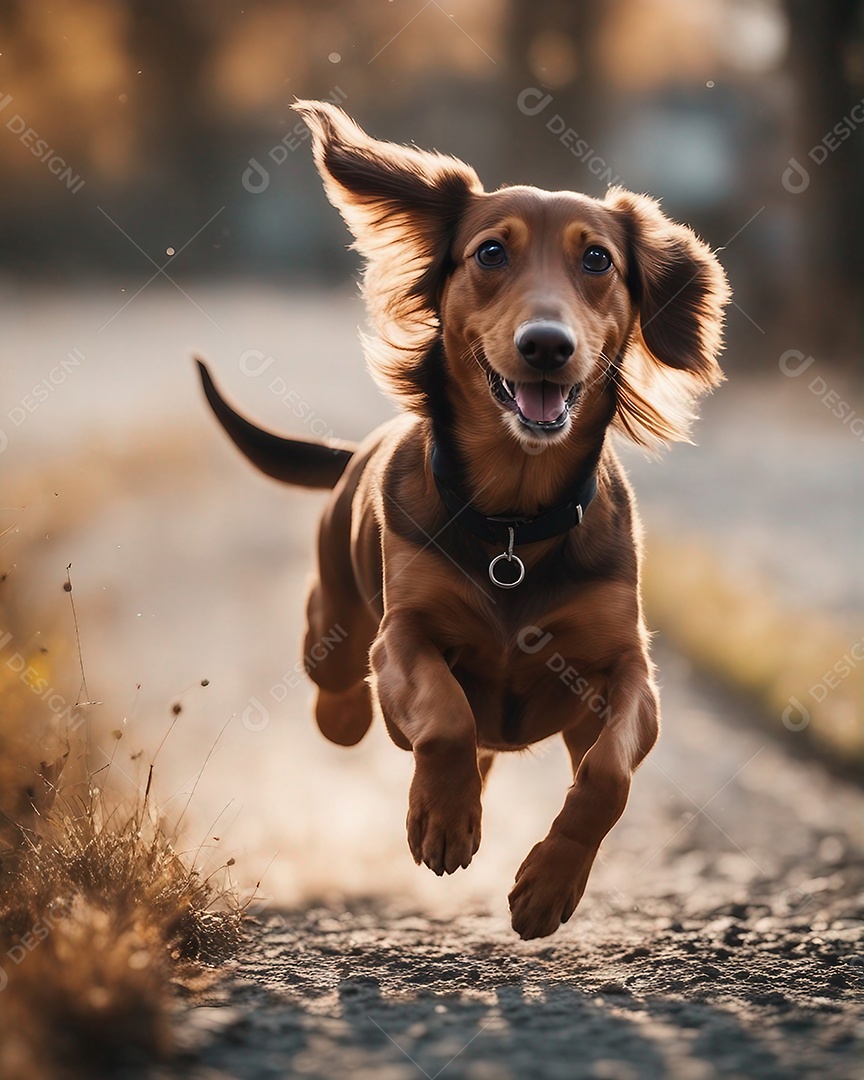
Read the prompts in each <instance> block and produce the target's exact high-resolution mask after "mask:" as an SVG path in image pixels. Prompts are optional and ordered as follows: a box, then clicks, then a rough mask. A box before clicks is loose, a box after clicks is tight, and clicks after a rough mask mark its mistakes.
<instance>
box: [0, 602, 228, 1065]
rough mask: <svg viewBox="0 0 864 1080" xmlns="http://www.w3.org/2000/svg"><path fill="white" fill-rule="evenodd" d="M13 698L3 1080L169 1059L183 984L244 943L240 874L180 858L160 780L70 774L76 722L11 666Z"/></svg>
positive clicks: (9, 697)
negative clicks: (115, 786)
mask: <svg viewBox="0 0 864 1080" xmlns="http://www.w3.org/2000/svg"><path fill="white" fill-rule="evenodd" d="M0 618H2V619H3V622H2V624H0V625H2V626H8V625H9V619H11V618H12V616H10V615H9V614H8V612H6V613H4V611H3V607H2V603H0ZM28 659H32V660H33V662H34V663H36V662H38V660H39V658H38V657H33V658H28ZM43 662H44V660H43ZM0 700H2V702H3V711H2V713H0V1076H2V1077H3V1078H4V1080H25V1078H26V1080H33V1078H34V1077H38V1078H40V1080H47V1078H67V1077H88V1078H91V1077H94V1076H98V1075H103V1074H104V1072H105V1071H106V1070H110V1069H113V1068H115V1067H118V1066H132V1067H134V1066H135V1065H138V1064H143V1063H145V1062H146V1061H148V1060H152V1059H153V1058H154V1057H160V1056H165V1055H166V1054H168V1053H169V1052H170V1050H171V1046H172V1040H171V1029H170V1025H169V1016H170V1012H171V1008H172V982H174V981H176V980H177V979H178V977H179V978H183V977H184V976H187V975H188V976H189V977H190V978H191V977H194V975H195V973H196V971H200V967H198V968H196V967H195V965H196V964H197V965H201V964H213V963H217V962H218V961H220V960H223V959H225V958H226V957H227V956H228V955H230V954H231V953H232V952H233V951H234V949H235V948H236V946H237V944H238V942H239V937H240V922H241V917H242V910H241V909H240V907H239V906H238V904H237V902H236V899H235V897H234V895H233V893H232V891H231V890H230V881H229V883H228V886H227V887H226V888H217V886H216V885H214V884H213V878H214V875H212V874H211V875H210V876H209V877H206V878H205V877H204V876H203V875H202V874H201V873H200V872H199V871H198V870H197V869H196V868H195V867H194V866H190V865H189V864H188V862H187V861H186V860H185V859H184V858H181V857H180V855H178V853H177V852H176V851H175V850H174V845H173V842H172V836H171V834H170V833H169V832H167V831H166V830H165V829H164V828H163V825H162V823H161V821H160V819H159V815H158V812H157V811H156V810H155V809H154V807H153V806H152V804H151V802H150V794H149V793H150V783H149V782H148V785H147V794H145V795H142V796H141V797H140V798H139V799H138V801H137V803H135V804H134V805H131V806H130V805H129V804H128V803H124V802H123V801H122V800H119V799H115V798H113V797H112V796H111V795H110V794H109V793H107V792H106V790H105V785H106V782H108V781H109V780H110V767H106V769H104V770H101V774H100V775H98V776H97V775H84V776H82V777H81V778H80V779H77V780H76V778H75V777H73V776H69V775H68V774H69V773H72V772H74V771H75V768H76V766H75V764H74V763H75V762H76V761H79V760H83V758H84V757H85V755H84V754H83V753H74V752H73V753H72V754H71V755H70V752H69V745H68V744H67V741H66V740H67V736H69V732H68V731H67V730H66V726H67V722H64V724H63V728H64V729H63V730H62V731H59V732H58V730H57V727H58V726H59V725H58V721H57V718H56V717H54V716H52V715H51V714H50V713H49V714H48V719H45V718H44V717H45V712H46V711H45V710H44V708H42V709H39V708H37V707H36V706H38V705H39V698H38V697H37V696H35V695H34V694H33V691H32V687H28V686H27V685H25V684H24V683H23V682H22V681H21V679H20V678H19V677H18V675H17V674H16V673H15V672H12V671H11V670H10V669H9V668H8V666H6V665H3V666H0ZM83 730H84V729H83V728H82V729H81V731H83ZM81 731H79V733H78V734H77V735H71V739H72V740H73V741H72V747H73V750H75V749H76V742H75V740H79V741H80V740H81V738H82V735H81ZM150 779H151V780H152V767H151V776H150ZM64 781H66V783H64ZM97 783H98V785H99V786H97ZM231 862H233V860H229V863H228V864H226V866H227V865H230V863H231ZM220 869H221V870H222V871H223V872H224V871H225V869H226V868H225V866H223V867H221V868H220ZM215 876H216V877H217V878H218V877H219V876H220V875H219V871H217V872H216V875H215ZM226 880H227V877H226Z"/></svg>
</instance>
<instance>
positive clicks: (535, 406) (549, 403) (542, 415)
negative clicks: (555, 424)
mask: <svg viewBox="0 0 864 1080" xmlns="http://www.w3.org/2000/svg"><path fill="white" fill-rule="evenodd" d="M513 396H514V397H515V398H516V404H517V405H518V406H519V409H520V411H521V413H522V415H523V416H524V417H525V419H526V420H539V421H541V422H546V423H548V422H549V421H550V420H557V419H558V417H559V416H560V415H561V413H562V412H564V387H563V386H558V385H557V384H556V383H548V382H530V383H516V384H515V393H514V394H513Z"/></svg>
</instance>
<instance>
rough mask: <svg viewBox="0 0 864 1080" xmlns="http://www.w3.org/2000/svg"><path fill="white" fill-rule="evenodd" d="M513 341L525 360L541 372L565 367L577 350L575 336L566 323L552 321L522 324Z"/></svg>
mask: <svg viewBox="0 0 864 1080" xmlns="http://www.w3.org/2000/svg"><path fill="white" fill-rule="evenodd" d="M513 340H514V342H515V344H516V348H517V349H518V350H519V352H520V353H521V354H522V356H523V358H524V359H525V360H526V361H527V362H528V363H529V364H530V365H531V367H535V368H539V370H540V371H555V370H556V368H560V367H564V365H565V364H566V363H567V361H568V360H569V359H570V357H571V356H572V355H573V350H574V349H575V348H576V342H575V341H574V340H573V335H572V334H571V333H570V331H569V330H568V329H567V327H566V326H565V325H564V323H560V322H554V321H553V320H552V319H534V320H532V321H531V322H526V323H522V325H521V326H520V327H519V329H518V330H517V331H516V336H515V338H514V339H513Z"/></svg>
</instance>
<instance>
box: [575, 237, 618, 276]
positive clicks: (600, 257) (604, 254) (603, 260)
mask: <svg viewBox="0 0 864 1080" xmlns="http://www.w3.org/2000/svg"><path fill="white" fill-rule="evenodd" d="M611 265H612V256H611V255H610V254H609V252H608V251H607V250H606V248H604V247H600V246H599V244H592V245H591V247H589V248H586V249H585V254H584V255H583V256H582V269H583V270H586V271H587V272H588V273H589V274H603V273H605V272H606V271H607V270H608V269H609V267H610V266H611Z"/></svg>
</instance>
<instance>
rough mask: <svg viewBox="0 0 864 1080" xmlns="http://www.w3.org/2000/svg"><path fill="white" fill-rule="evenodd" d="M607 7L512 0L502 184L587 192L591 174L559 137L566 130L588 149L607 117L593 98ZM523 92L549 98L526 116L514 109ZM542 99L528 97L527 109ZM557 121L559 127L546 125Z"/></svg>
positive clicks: (567, 0) (590, 2) (585, 0)
mask: <svg viewBox="0 0 864 1080" xmlns="http://www.w3.org/2000/svg"><path fill="white" fill-rule="evenodd" d="M606 7H607V4H606V2H605V0H581V2H580V3H573V0H512V2H511V6H510V15H509V27H508V34H507V48H508V57H507V63H506V67H507V78H508V82H509V86H510V93H509V94H508V99H507V102H506V105H505V108H506V109H508V110H512V113H511V114H510V115H511V116H512V118H513V119H512V122H511V123H509V124H508V125H507V129H508V130H509V131H511V132H512V137H511V138H510V139H509V141H508V145H507V152H506V153H505V155H504V157H505V172H506V176H505V179H506V180H507V182H508V183H534V184H537V185H539V186H542V187H553V188H554V187H561V186H566V187H572V188H577V189H582V190H586V191H592V177H591V175H590V173H588V171H587V169H584V167H583V166H581V165H580V159H579V158H578V157H576V156H574V154H573V151H572V150H571V149H569V148H568V147H567V146H564V145H562V144H561V143H560V142H559V139H560V137H561V134H562V133H563V132H564V131H565V130H566V128H573V129H574V130H575V131H576V132H577V133H578V135H579V137H580V138H582V139H584V140H585V141H586V143H587V144H588V145H589V146H591V147H598V145H599V143H600V138H601V132H602V131H603V130H604V128H605V121H606V119H607V118H606V117H605V116H603V115H601V108H602V103H601V95H599V94H598V93H597V81H598V72H597V56H598V50H597V47H596V43H597V39H598V37H599V34H600V29H601V26H602V24H603V20H604V19H605V18H606V10H605V8H606ZM529 88H530V89H536V90H538V91H541V90H542V91H543V92H544V95H545V94H548V95H550V97H551V101H550V102H549V104H548V105H546V106H544V107H543V108H542V109H541V110H540V111H539V112H536V113H531V112H526V111H525V107H523V108H520V107H519V105H518V104H517V103H518V101H519V96H520V94H522V92H523V91H524V90H526V89H529ZM541 100H542V97H541V96H540V95H533V96H531V97H530V98H529V99H527V101H526V107H528V108H535V107H537V106H538V105H539V103H540V101H541ZM556 116H558V117H560V118H561V121H562V122H561V123H552V122H553V118H554V117H556ZM550 123H552V127H551V128H550V127H549V126H548V125H549V124H550ZM572 141H573V142H575V140H572ZM577 176H578V179H577V178H576V177H577ZM592 193H595V192H593V191H592ZM596 193H600V192H596Z"/></svg>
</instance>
